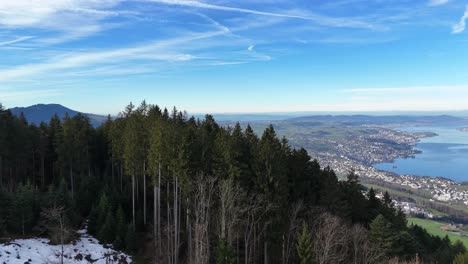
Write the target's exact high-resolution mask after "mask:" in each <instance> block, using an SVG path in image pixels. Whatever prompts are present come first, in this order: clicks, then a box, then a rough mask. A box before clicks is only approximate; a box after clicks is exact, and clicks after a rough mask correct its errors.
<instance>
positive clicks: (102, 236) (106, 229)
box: [97, 208, 116, 243]
mask: <svg viewBox="0 0 468 264" xmlns="http://www.w3.org/2000/svg"><path fill="white" fill-rule="evenodd" d="M115 227H116V223H115V215H114V213H113V212H112V208H109V209H108V211H107V214H106V217H105V220H104V222H103V224H102V225H101V230H99V233H98V236H97V237H98V239H99V240H100V241H101V242H103V243H112V242H113V241H114V238H115Z"/></svg>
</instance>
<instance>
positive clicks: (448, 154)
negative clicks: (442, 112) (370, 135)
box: [374, 127, 468, 182]
mask: <svg viewBox="0 0 468 264" xmlns="http://www.w3.org/2000/svg"><path fill="white" fill-rule="evenodd" d="M400 129H401V130H404V131H410V132H434V133H437V134H438V136H436V137H430V138H424V139H422V140H421V142H419V143H418V144H417V145H416V149H418V150H421V151H422V153H421V154H416V155H415V158H414V159H413V158H408V159H403V158H401V159H397V160H395V162H394V163H380V164H376V165H375V166H374V167H376V168H378V169H381V170H386V171H391V172H395V173H398V174H412V175H418V176H432V177H445V178H448V179H452V180H455V181H459V182H461V181H468V133H467V132H461V131H458V130H457V127H404V128H400Z"/></svg>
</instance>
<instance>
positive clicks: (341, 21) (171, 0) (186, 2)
mask: <svg viewBox="0 0 468 264" xmlns="http://www.w3.org/2000/svg"><path fill="white" fill-rule="evenodd" d="M146 1H149V2H153V3H160V4H166V5H175V6H186V7H193V8H201V9H211V10H218V11H227V12H236V13H246V14H253V15H260V16H271V17H281V18H291V19H300V20H308V21H313V22H315V23H318V24H320V25H323V26H331V27H344V28H367V29H372V28H373V27H374V25H372V24H370V23H367V22H364V21H360V20H359V19H355V18H340V17H329V16H323V15H318V14H314V13H311V12H308V13H306V14H294V13H277V12H267V11H259V10H254V9H247V8H239V7H231V6H225V5H214V4H208V3H204V2H199V1H193V0H146Z"/></svg>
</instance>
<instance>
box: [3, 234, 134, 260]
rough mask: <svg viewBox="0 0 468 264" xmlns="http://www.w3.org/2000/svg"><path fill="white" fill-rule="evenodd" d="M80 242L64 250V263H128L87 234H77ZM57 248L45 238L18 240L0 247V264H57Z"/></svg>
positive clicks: (58, 254) (67, 246)
mask: <svg viewBox="0 0 468 264" xmlns="http://www.w3.org/2000/svg"><path fill="white" fill-rule="evenodd" d="M78 234H79V235H80V238H79V239H78V240H76V241H75V242H74V243H73V244H69V245H65V246H64V261H63V262H64V263H72V264H78V263H96V264H101V263H103V264H107V263H131V262H132V261H131V258H130V257H129V256H128V255H125V254H124V253H121V252H118V251H115V250H113V249H111V248H104V246H103V245H101V244H99V241H98V240H97V239H95V238H94V237H92V236H90V235H89V234H88V233H87V230H86V229H81V230H79V231H78ZM60 253H61V246H60V245H54V246H52V245H49V240H48V239H44V238H31V239H17V240H14V241H11V242H10V243H6V244H0V264H10V263H11V264H25V263H30V264H33V263H39V264H45V263H50V264H53V263H60V259H61V258H60Z"/></svg>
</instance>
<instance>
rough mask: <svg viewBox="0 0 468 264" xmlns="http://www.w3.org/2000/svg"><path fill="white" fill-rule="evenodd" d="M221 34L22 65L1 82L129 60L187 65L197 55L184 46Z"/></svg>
mask: <svg viewBox="0 0 468 264" xmlns="http://www.w3.org/2000/svg"><path fill="white" fill-rule="evenodd" d="M224 34H226V32H225V31H224V30H219V31H212V32H204V33H193V34H191V35H187V36H183V37H177V38H172V39H165V40H158V41H153V42H150V43H146V44H140V45H135V46H132V47H126V48H117V49H111V50H103V51H94V52H76V53H72V54H66V53H65V54H60V55H57V56H55V57H53V58H51V59H49V60H47V61H45V62H42V63H35V64H24V65H19V66H16V67H9V68H6V69H3V70H0V82H5V81H11V80H15V79H18V78H22V77H31V76H37V75H41V74H46V73H50V72H54V71H57V70H66V69H80V68H88V70H82V72H90V73H91V72H93V71H92V70H91V69H93V68H97V66H98V65H106V64H107V65H109V64H116V63H129V62H132V61H133V62H136V61H161V62H187V61H191V60H196V59H198V58H197V57H196V56H194V55H192V54H189V53H185V52H184V51H183V49H184V47H186V46H188V47H191V45H188V44H189V43H192V42H195V41H200V40H203V39H209V38H214V37H218V36H222V35H224ZM220 44H222V43H220ZM187 49H189V48H187ZM213 59H214V58H213ZM89 68H91V69H89ZM147 71H148V70H147ZM61 74H64V72H61Z"/></svg>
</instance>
